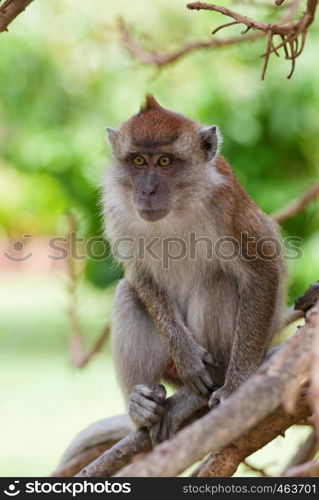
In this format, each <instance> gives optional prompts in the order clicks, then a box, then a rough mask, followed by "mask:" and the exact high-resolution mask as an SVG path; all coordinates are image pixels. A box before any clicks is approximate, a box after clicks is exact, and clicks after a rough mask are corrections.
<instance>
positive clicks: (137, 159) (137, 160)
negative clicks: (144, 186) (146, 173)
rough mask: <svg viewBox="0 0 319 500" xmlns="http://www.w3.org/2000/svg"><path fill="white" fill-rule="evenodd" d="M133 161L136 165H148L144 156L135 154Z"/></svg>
mask: <svg viewBox="0 0 319 500" xmlns="http://www.w3.org/2000/svg"><path fill="white" fill-rule="evenodd" d="M132 162H133V163H134V165H135V166H136V167H144V165H146V161H145V158H143V156H134V158H132Z"/></svg>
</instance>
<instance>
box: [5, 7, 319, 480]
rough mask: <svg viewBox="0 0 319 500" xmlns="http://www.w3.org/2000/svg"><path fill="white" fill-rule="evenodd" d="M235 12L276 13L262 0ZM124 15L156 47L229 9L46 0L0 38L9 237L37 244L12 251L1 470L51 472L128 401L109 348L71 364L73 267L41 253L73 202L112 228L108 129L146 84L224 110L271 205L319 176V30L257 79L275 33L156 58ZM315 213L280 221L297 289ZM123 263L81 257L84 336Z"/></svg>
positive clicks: (312, 258)
mask: <svg viewBox="0 0 319 500" xmlns="http://www.w3.org/2000/svg"><path fill="white" fill-rule="evenodd" d="M223 5H226V4H225V3H223ZM229 5H231V4H229ZM238 10H240V11H241V12H244V13H245V14H248V15H252V16H254V17H257V18H259V19H271V14H269V13H268V11H267V10H266V9H264V8H256V7H250V6H247V5H246V4H244V5H241V6H240V9H239V8H238ZM118 16H122V17H123V18H124V19H125V21H126V22H128V23H129V24H130V25H131V26H132V27H133V33H134V34H135V36H136V37H137V38H138V39H139V40H140V41H141V43H142V44H144V46H146V47H150V48H157V49H161V50H171V49H173V48H175V47H177V46H179V45H180V44H182V43H185V42H186V41H190V40H195V39H199V38H200V39H209V36H210V32H211V30H212V29H213V28H214V27H216V26H217V25H218V24H219V23H221V22H224V21H223V19H222V18H221V16H219V15H218V14H211V13H208V12H206V13H204V12H200V13H196V12H189V11H187V10H186V8H185V0H174V1H172V0H157V1H156V2H152V3H151V2H148V1H147V0H135V2H128V1H127V0H126V1H124V0H108V2H105V1H103V0H92V1H91V2H83V3H80V2H76V1H75V0H64V1H63V2H62V1H61V0H46V2H41V1H40V0H34V2H33V3H32V4H31V5H30V6H29V7H28V8H27V10H26V11H25V12H24V13H23V14H22V15H20V16H19V17H18V18H17V19H16V21H14V23H12V25H11V26H10V27H9V33H4V34H1V36H0V44H1V45H0V48H1V52H0V81H1V95H0V151H1V158H0V242H3V243H2V246H1V249H2V250H3V248H7V247H6V245H9V243H8V242H11V244H12V242H13V241H15V240H21V239H22V237H23V235H26V234H27V235H31V236H32V237H31V240H32V241H36V242H41V244H40V243H39V244H38V246H37V247H36V248H37V251H38V254H37V252H36V251H35V252H33V253H34V255H33V256H32V259H30V263H29V262H28V265H27V264H26V263H23V264H21V263H18V264H13V263H12V262H11V261H10V265H9V263H8V261H7V260H6V258H5V256H4V251H2V255H1V258H2V261H1V262H2V264H1V266H0V272H1V280H0V295H1V301H0V376H1V398H0V414H1V426H0V442H1V447H0V448H1V452H0V453H1V456H0V474H1V475H2V476H4V475H12V476H18V475H47V474H49V473H50V472H52V471H53V469H54V468H55V466H56V463H57V461H58V458H59V456H60V455H61V453H62V451H63V449H64V448H65V446H66V444H67V443H68V441H69V440H70V439H71V438H72V437H73V435H74V434H75V433H76V432H77V431H78V430H80V429H81V428H82V427H84V426H85V425H87V424H89V423H91V422H92V421H94V420H96V419H98V418H101V417H104V416H107V415H110V416H111V415H114V414H117V413H121V412H123V411H124V405H123V402H122V399H121V396H120V392H119V389H118V387H117V385H116V381H115V377H114V372H113V367H112V360H111V354H110V352H109V348H108V347H107V348H104V349H103V352H101V353H99V354H98V355H97V356H96V357H95V358H94V359H93V360H91V361H90V363H89V364H88V366H87V367H85V369H83V370H78V369H76V368H74V367H71V366H70V362H69V360H68V347H67V345H68V341H67V338H68V331H69V328H70V324H69V323H70V320H69V316H68V312H67V310H68V302H69V296H68V291H67V277H66V275H65V272H64V271H63V269H62V268H54V267H52V266H49V265H48V266H46V265H45V264H44V263H43V258H44V257H45V256H44V257H43V255H44V253H45V252H44V249H45V248H46V247H45V245H46V243H45V242H46V241H47V240H48V238H50V237H51V236H60V235H62V236H63V235H64V234H65V231H66V228H67V226H66V217H65V215H66V214H67V213H68V212H69V211H70V210H72V211H73V213H74V214H76V217H77V219H78V220H79V221H80V222H79V234H80V235H81V236H84V237H89V236H99V235H102V219H101V216H100V206H99V196H100V194H99V193H100V188H99V184H100V182H101V178H102V174H103V170H104V168H105V166H106V165H107V163H108V161H109V148H108V146H107V145H106V144H105V138H104V128H105V126H117V125H118V124H119V123H120V122H122V121H123V120H125V119H127V118H128V117H129V116H130V115H131V114H133V113H135V112H136V111H137V110H138V108H139V106H140V104H141V103H142V102H143V99H144V96H145V94H146V93H152V94H154V95H155V96H156V98H157V99H158V100H159V102H160V103H161V104H162V105H163V106H165V107H168V108H171V109H174V110H176V111H179V112H181V113H183V114H185V115H187V116H189V117H190V118H192V119H195V120H199V121H202V122H204V123H206V124H214V123H217V124H218V125H219V126H220V128H221V131H222V133H223V136H224V144H223V154H224V156H225V157H226V158H227V159H228V160H229V161H230V163H231V164H232V166H233V167H234V169H235V171H236V173H237V175H238V177H239V179H240V181H241V182H242V184H243V185H244V186H245V188H246V189H247V191H248V192H249V193H250V195H251V196H252V197H253V198H254V199H255V200H256V201H257V203H258V204H259V205H260V206H261V207H262V208H263V209H264V210H265V211H266V212H268V213H271V212H273V211H275V210H277V209H279V208H281V207H282V206H284V205H285V204H287V203H288V202H289V201H290V200H291V199H293V198H295V197H298V196H299V195H300V194H301V193H302V192H303V191H304V190H305V189H307V188H308V187H309V186H310V185H311V184H312V183H313V182H314V181H315V180H318V172H319V170H318V169H319V167H318V166H319V141H318V132H319V113H318V103H319V85H318V81H319V66H318V64H317V59H318V55H317V54H318V43H317V40H316V37H317V36H318V31H319V30H318V27H313V28H312V30H311V33H310V35H309V38H308V40H307V44H306V48H305V51H304V53H303V55H302V56H301V58H300V59H298V61H297V68H296V71H295V74H294V76H293V78H292V80H290V81H288V80H287V79H286V75H287V74H288V73H289V70H290V68H289V63H288V62H287V61H285V60H284V59H283V58H281V59H277V58H275V57H274V58H273V59H271V61H270V65H269V69H268V73H267V76H266V81H265V82H261V81H260V75H261V66H262V60H261V59H260V54H262V53H263V50H264V46H265V41H258V42H253V43H247V44H243V45H239V46H238V47H230V48H227V49H222V50H211V49H210V50H207V49H206V50H202V51H197V52H194V53H192V54H190V55H188V56H187V57H184V58H183V59H181V60H180V61H179V62H178V63H175V64H174V65H171V66H169V67H167V68H164V69H162V70H158V69H156V68H154V67H149V66H145V65H143V64H141V63H139V62H138V61H136V60H133V59H132V58H131V56H130V55H129V54H128V53H127V52H126V51H125V49H124V48H123V47H122V45H121V43H120V39H119V34H118V30H117V19H118ZM240 30H241V28H238V27H234V28H231V29H230V30H229V31H228V34H238V33H239V32H240ZM225 34H226V36H227V33H226V32H225ZM318 212H319V211H318V202H312V203H311V204H310V205H309V206H308V207H307V209H306V210H305V211H304V212H302V213H301V214H299V215H297V216H296V217H294V218H293V219H291V220H289V221H287V222H286V223H285V224H284V226H283V234H284V235H285V236H298V237H301V238H303V240H304V241H303V244H302V247H301V248H302V252H303V254H302V257H301V258H300V259H298V260H294V261H290V262H289V272H290V292H289V295H290V300H292V299H293V298H295V297H296V296H297V295H298V294H300V293H302V291H303V290H304V289H305V287H307V286H308V284H309V283H310V282H313V281H315V280H317V279H318V278H319V252H318V249H319V224H318V223H319V213H318ZM30 245H31V247H32V243H30ZM31 247H30V248H31ZM32 248H34V247H32ZM38 255H39V258H38V260H37V256H38ZM31 261H32V264H31ZM119 276H120V270H119V268H118V267H114V265H113V263H112V261H111V259H110V258H108V259H107V260H106V261H104V262H102V261H100V262H96V261H92V260H88V261H87V262H86V263H85V266H84V268H83V276H82V278H81V283H80V286H79V289H78V290H77V294H78V299H79V303H78V313H79V317H80V319H81V324H82V327H83V329H84V331H85V332H86V340H87V343H88V345H89V344H90V343H92V341H93V339H94V338H95V337H96V335H97V334H98V333H99V331H100V330H101V328H102V327H103V325H105V323H107V321H108V318H109V313H110V310H111V307H112V296H113V290H114V286H115V283H116V279H117V278H118V277H119ZM305 433H307V429H304V428H299V429H298V430H292V431H290V432H289V437H286V438H285V439H283V438H280V439H279V440H277V441H276V442H275V443H273V444H272V445H271V446H270V447H267V449H266V450H263V451H261V452H259V453H258V455H257V457H254V463H256V464H257V463H259V464H262V465H265V464H266V465H269V470H270V472H272V473H278V472H279V471H280V467H282V466H283V464H284V461H285V460H287V459H288V456H289V453H291V452H292V450H293V448H294V446H295V443H296V440H298V439H301V438H302V436H303V435H304V434H305ZM240 473H242V474H246V473H247V471H245V470H241V471H240ZM249 473H250V472H249Z"/></svg>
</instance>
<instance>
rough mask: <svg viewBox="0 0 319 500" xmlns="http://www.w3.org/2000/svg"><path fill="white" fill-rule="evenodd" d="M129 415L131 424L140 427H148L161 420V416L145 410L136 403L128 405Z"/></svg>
mask: <svg viewBox="0 0 319 500" xmlns="http://www.w3.org/2000/svg"><path fill="white" fill-rule="evenodd" d="M129 415H130V417H131V419H132V420H133V422H135V423H136V424H138V425H139V426H140V427H144V426H145V427H149V426H151V425H153V424H155V423H156V422H158V421H159V420H160V418H161V415H158V414H157V413H155V412H152V411H150V410H148V409H145V408H144V407H143V406H141V405H140V404H138V403H136V402H131V403H130V405H129Z"/></svg>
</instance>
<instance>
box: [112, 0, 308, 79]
mask: <svg viewBox="0 0 319 500" xmlns="http://www.w3.org/2000/svg"><path fill="white" fill-rule="evenodd" d="M281 3H283V0H278V1H277V5H280V4H281ZM299 5H300V0H293V1H292V2H291V3H290V4H288V5H287V6H285V14H284V15H283V16H282V17H281V18H280V19H278V20H277V22H275V23H263V22H259V21H255V20H254V19H252V18H250V17H247V16H244V15H242V14H240V13H238V12H235V11H233V10H231V9H228V8H226V7H221V6H218V5H213V4H208V3H205V2H194V3H189V4H188V5H187V8H188V9H190V10H210V11H214V12H219V13H220V14H223V15H224V16H227V17H230V18H231V19H233V20H232V21H230V22H227V23H224V24H221V25H219V26H217V28H215V29H214V30H213V32H212V34H213V35H214V34H216V33H217V32H218V31H220V30H222V29H224V28H227V27H230V26H233V25H236V24H243V25H244V26H245V27H246V29H245V30H244V31H243V32H242V33H241V35H240V36H234V37H230V38H222V39H219V38H217V39H216V38H213V39H211V40H197V41H194V42H189V43H186V44H185V45H182V46H181V47H180V48H178V49H176V50H175V51H173V52H169V53H165V52H159V51H156V50H146V49H144V48H143V47H142V46H141V45H140V44H139V43H138V42H136V41H135V40H134V39H133V37H132V35H131V33H130V30H129V28H128V27H127V26H126V25H125V24H124V22H123V21H122V20H121V21H120V24H119V31H120V34H121V39H122V43H123V45H124V47H125V48H126V49H127V50H128V52H129V53H130V54H131V55H132V56H133V57H135V58H137V59H139V60H140V61H142V62H143V63H145V64H151V65H154V66H157V67H159V68H161V67H163V66H165V65H167V64H171V63H173V62H175V61H177V60H178V59H180V58H181V57H183V56H185V55H186V54H189V53H190V52H192V51H194V50H197V49H206V48H217V47H226V46H229V45H236V44H239V43H242V42H247V41H253V40H256V39H258V38H263V37H266V38H267V48H266V52H265V53H264V54H263V56H262V57H264V66H263V72H262V79H264V77H265V73H266V70H267V66H268V61H269V57H270V55H271V54H276V55H277V56H279V53H278V49H283V51H284V55H285V58H286V59H288V60H290V61H291V71H290V73H289V75H288V78H290V77H291V76H292V74H293V71H294V68H295V60H296V58H297V57H299V56H300V55H301V53H302V51H303V49H304V46H305V41H306V37H307V32H308V28H309V26H310V25H311V24H312V23H313V21H314V18H315V12H316V8H317V5H318V0H307V7H306V11H305V12H304V14H302V16H301V17H300V18H299V19H297V20H294V17H295V15H296V12H297V10H298V7H299ZM250 30H255V33H249V34H247V33H248V31H250ZM275 36H279V37H280V43H279V44H278V45H277V46H275V44H274V37H275Z"/></svg>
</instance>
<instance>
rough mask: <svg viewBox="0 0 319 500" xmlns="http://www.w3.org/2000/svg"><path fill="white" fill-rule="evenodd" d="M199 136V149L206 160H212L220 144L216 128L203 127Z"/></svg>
mask: <svg viewBox="0 0 319 500" xmlns="http://www.w3.org/2000/svg"><path fill="white" fill-rule="evenodd" d="M199 136H200V142H201V148H202V151H203V153H204V155H205V157H206V159H207V160H212V159H213V158H214V156H216V153H217V152H218V147H219V144H220V136H219V130H218V127H217V126H216V125H213V126H211V127H204V128H202V129H201V131H200V133H199Z"/></svg>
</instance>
